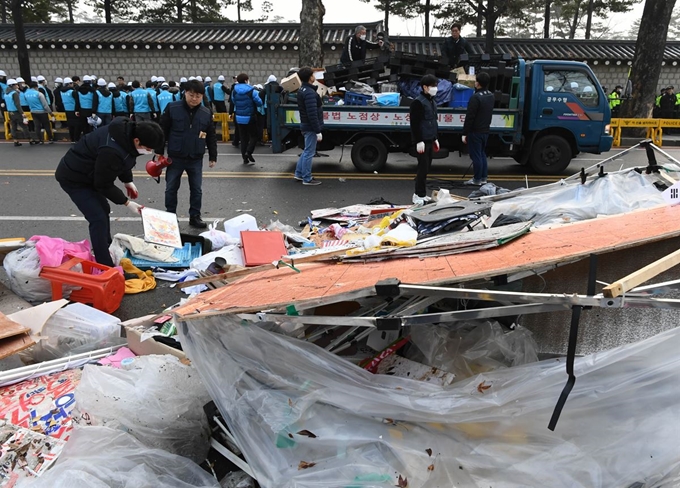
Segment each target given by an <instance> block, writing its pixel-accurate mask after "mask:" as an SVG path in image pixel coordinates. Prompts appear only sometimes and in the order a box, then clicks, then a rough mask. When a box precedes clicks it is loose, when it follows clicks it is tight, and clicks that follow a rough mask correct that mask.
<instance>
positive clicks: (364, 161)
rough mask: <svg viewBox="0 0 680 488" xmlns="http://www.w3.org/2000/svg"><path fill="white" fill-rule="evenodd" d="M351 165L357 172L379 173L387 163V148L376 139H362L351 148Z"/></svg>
mask: <svg viewBox="0 0 680 488" xmlns="http://www.w3.org/2000/svg"><path fill="white" fill-rule="evenodd" d="M352 163H353V164H354V166H355V167H356V169H358V170H359V171H363V172H365V173H370V172H373V171H380V170H381V169H383V168H384V167H385V164H386V163H387V147H385V143H383V141H381V140H380V139H378V138H377V137H362V138H361V139H359V140H358V141H357V142H355V143H354V145H353V146H352Z"/></svg>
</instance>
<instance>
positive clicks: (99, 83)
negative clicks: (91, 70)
mask: <svg viewBox="0 0 680 488" xmlns="http://www.w3.org/2000/svg"><path fill="white" fill-rule="evenodd" d="M97 86H106V80H105V79H104V78H99V79H98V80H97Z"/></svg>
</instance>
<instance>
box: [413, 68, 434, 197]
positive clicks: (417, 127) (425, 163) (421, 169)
mask: <svg viewBox="0 0 680 488" xmlns="http://www.w3.org/2000/svg"><path fill="white" fill-rule="evenodd" d="M438 83H439V80H437V78H436V77H435V76H434V75H425V76H423V78H422V79H421V80H420V88H421V89H422V92H421V94H420V95H418V98H416V99H415V100H414V101H413V102H412V103H411V106H410V108H409V114H410V125H411V142H412V143H414V144H415V145H416V153H417V158H418V172H417V173H416V188H415V193H414V194H413V199H412V201H413V203H414V204H416V205H423V204H425V203H427V202H429V201H430V200H431V199H430V197H428V196H426V193H427V187H426V183H427V174H428V173H429V171H430V166H432V158H433V154H434V153H435V152H437V151H439V141H438V140H437V129H438V126H437V104H436V102H435V96H436V95H437V84H438Z"/></svg>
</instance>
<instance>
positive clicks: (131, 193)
mask: <svg viewBox="0 0 680 488" xmlns="http://www.w3.org/2000/svg"><path fill="white" fill-rule="evenodd" d="M125 189H126V190H127V195H128V198H130V199H131V200H136V199H137V197H138V196H139V192H138V191H137V187H136V186H135V184H134V183H132V182H130V183H125Z"/></svg>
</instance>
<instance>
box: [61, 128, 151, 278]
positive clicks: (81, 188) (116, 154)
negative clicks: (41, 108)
mask: <svg viewBox="0 0 680 488" xmlns="http://www.w3.org/2000/svg"><path fill="white" fill-rule="evenodd" d="M162 145H163V131H162V129H161V128H160V126H159V125H158V124H157V123H156V122H133V121H132V120H129V119H127V118H123V117H118V118H116V119H115V120H114V121H113V122H111V124H109V125H107V126H105V127H100V128H99V129H96V130H95V131H93V132H91V133H90V134H87V135H86V136H84V137H83V138H82V139H81V140H80V142H78V144H76V145H75V146H74V147H72V148H71V149H69V151H68V152H67V153H66V154H65V155H64V157H63V158H62V159H61V161H60V162H59V165H58V166H57V171H56V173H55V178H56V179H57V181H58V182H59V185H60V186H61V188H62V190H64V191H65V192H66V193H67V194H68V196H69V197H70V198H71V200H72V201H73V203H75V205H76V207H78V209H79V210H80V211H81V212H82V213H83V216H84V217H85V219H86V220H87V221H88V223H89V230H90V241H91V243H92V250H93V251H94V256H95V258H96V260H97V262H98V263H99V264H103V265H105V266H111V267H112V266H114V263H113V260H112V259H111V255H110V254H109V245H110V244H111V222H110V220H109V213H110V212H111V207H110V205H109V201H111V202H113V203H115V204H118V205H125V206H126V207H127V208H128V209H129V210H130V212H132V213H133V214H134V215H136V216H138V215H139V214H140V213H141V209H142V208H143V207H142V206H141V205H139V204H138V203H135V202H133V201H132V200H134V199H136V198H137V197H138V196H139V192H138V191H137V187H136V186H135V184H134V183H133V182H132V168H134V166H135V163H136V158H137V157H138V156H141V155H142V154H153V151H154V149H155V148H157V147H161V146H162ZM117 179H118V180H120V181H122V182H123V183H124V185H125V189H126V191H127V196H125V193H123V191H122V190H121V189H120V188H118V187H117V186H116V185H115V182H116V180H117Z"/></svg>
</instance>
